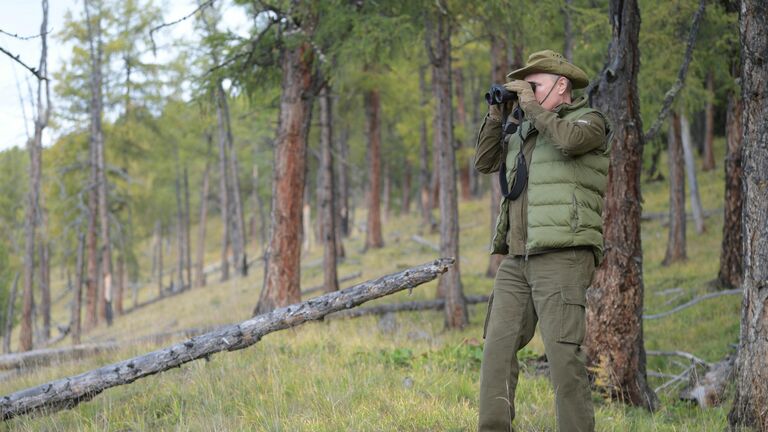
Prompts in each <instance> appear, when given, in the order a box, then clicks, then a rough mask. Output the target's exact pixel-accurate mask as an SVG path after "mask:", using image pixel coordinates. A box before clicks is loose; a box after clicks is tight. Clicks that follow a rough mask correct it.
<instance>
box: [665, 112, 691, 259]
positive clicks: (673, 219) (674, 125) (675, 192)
mask: <svg viewBox="0 0 768 432" xmlns="http://www.w3.org/2000/svg"><path fill="white" fill-rule="evenodd" d="M669 123H670V125H669V144H668V150H669V156H668V157H667V162H668V163H669V239H668V240H667V252H666V254H665V255H664V261H663V262H662V265H665V266H667V265H670V264H673V263H676V262H679V261H685V260H687V259H688V257H687V256H686V252H685V250H686V247H685V169H684V168H683V164H684V161H683V140H682V135H681V131H680V129H681V127H680V116H679V115H677V113H675V112H672V115H671V116H670V121H669Z"/></svg>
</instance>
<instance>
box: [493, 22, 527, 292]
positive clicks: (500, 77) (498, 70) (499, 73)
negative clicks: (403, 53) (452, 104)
mask: <svg viewBox="0 0 768 432" xmlns="http://www.w3.org/2000/svg"><path fill="white" fill-rule="evenodd" d="M518 60H519V59H518ZM514 66H519V64H515V65H514ZM514 66H513V67H514ZM508 67H509V57H508V56H507V42H506V40H505V39H503V38H500V37H498V36H493V35H492V36H491V81H492V82H494V83H499V84H500V83H504V82H505V81H506V76H507V68H508ZM489 178H490V183H491V206H490V209H491V211H490V214H491V229H490V234H491V235H490V236H489V237H488V239H492V238H493V235H494V234H495V232H496V217H497V216H498V214H499V203H500V202H501V186H500V185H499V181H498V179H497V178H498V177H497V176H496V175H494V174H491V175H490V176H489ZM503 259H504V256H503V255H498V254H497V255H491V256H490V258H489V259H488V268H487V269H486V271H485V275H486V276H487V277H490V278H494V277H496V271H497V270H498V269H499V266H500V265H501V261H502V260H503Z"/></svg>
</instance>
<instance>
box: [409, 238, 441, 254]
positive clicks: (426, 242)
mask: <svg viewBox="0 0 768 432" xmlns="http://www.w3.org/2000/svg"><path fill="white" fill-rule="evenodd" d="M411 240H413V241H415V242H416V243H418V244H420V245H422V246H426V247H428V248H430V249H432V250H434V251H437V252H440V247H439V246H437V245H436V244H434V243H432V242H430V241H429V240H427V239H425V238H424V237H421V236H418V235H415V234H414V235H412V236H411Z"/></svg>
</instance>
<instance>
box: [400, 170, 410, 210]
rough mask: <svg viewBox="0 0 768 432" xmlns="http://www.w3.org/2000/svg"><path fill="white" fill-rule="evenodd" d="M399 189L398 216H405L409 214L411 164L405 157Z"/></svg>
mask: <svg viewBox="0 0 768 432" xmlns="http://www.w3.org/2000/svg"><path fill="white" fill-rule="evenodd" d="M401 188H402V191H401V192H402V201H401V202H400V214H404V215H406V214H408V213H410V212H411V162H410V161H409V160H408V157H407V156H406V157H404V158H403V183H402V185H401Z"/></svg>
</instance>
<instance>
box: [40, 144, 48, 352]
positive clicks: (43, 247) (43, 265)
mask: <svg viewBox="0 0 768 432" xmlns="http://www.w3.org/2000/svg"><path fill="white" fill-rule="evenodd" d="M40 148H41V149H42V146H41V147H40ZM40 214H41V216H42V218H41V221H40V222H41V227H40V231H39V233H40V236H39V240H40V245H39V253H40V263H39V265H40V309H41V312H42V315H43V340H44V341H48V340H50V339H51V273H50V272H51V267H50V254H51V245H50V243H49V241H48V217H47V216H46V210H45V200H44V198H43V195H40Z"/></svg>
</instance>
